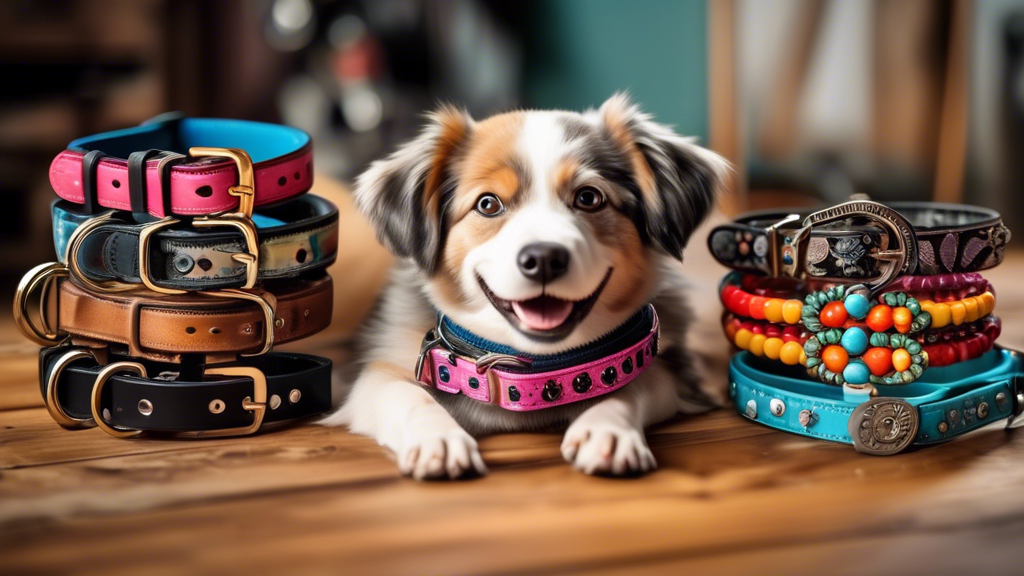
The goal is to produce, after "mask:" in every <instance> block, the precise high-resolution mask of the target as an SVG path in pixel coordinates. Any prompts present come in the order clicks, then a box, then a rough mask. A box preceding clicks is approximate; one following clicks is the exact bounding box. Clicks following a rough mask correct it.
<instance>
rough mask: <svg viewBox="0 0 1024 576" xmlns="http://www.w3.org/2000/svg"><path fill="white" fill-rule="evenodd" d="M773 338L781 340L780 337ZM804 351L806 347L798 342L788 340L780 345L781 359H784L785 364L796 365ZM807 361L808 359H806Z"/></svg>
mask: <svg viewBox="0 0 1024 576" xmlns="http://www.w3.org/2000/svg"><path fill="white" fill-rule="evenodd" d="M772 340H779V342H782V340H780V339H779V338H772ZM803 353H804V347H803V346H801V345H800V344H799V343H798V342H786V343H785V344H782V346H780V347H779V360H782V363H783V364H788V365H790V366H795V365H796V364H797V363H799V362H800V356H801V355H803ZM804 361H805V362H806V360H804Z"/></svg>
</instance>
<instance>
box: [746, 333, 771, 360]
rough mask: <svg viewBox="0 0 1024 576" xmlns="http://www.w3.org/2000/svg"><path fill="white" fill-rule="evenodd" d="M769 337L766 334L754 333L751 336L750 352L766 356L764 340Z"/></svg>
mask: <svg viewBox="0 0 1024 576" xmlns="http://www.w3.org/2000/svg"><path fill="white" fill-rule="evenodd" d="M767 339H768V337H767V336H765V335H764V334H754V335H753V336H751V337H750V352H751V354H753V355H754V356H764V342H765V340H767Z"/></svg>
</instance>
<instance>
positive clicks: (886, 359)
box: [861, 348, 892, 376]
mask: <svg viewBox="0 0 1024 576" xmlns="http://www.w3.org/2000/svg"><path fill="white" fill-rule="evenodd" d="M861 359H862V360H864V363H865V364H867V365H868V370H870V371H871V374H873V375H875V376H885V375H886V374H888V373H889V372H892V351H890V350H889V349H888V348H869V349H868V351H867V352H865V353H864V356H862V357H861Z"/></svg>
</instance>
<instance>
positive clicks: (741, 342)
mask: <svg viewBox="0 0 1024 576" xmlns="http://www.w3.org/2000/svg"><path fill="white" fill-rule="evenodd" d="M753 336H754V333H753V332H751V331H750V330H747V329H746V328H740V329H739V331H737V332H736V346H738V347H739V348H740V349H742V350H750V339H751V338H752V337H753Z"/></svg>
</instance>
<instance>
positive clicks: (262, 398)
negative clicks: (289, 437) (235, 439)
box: [197, 366, 267, 438]
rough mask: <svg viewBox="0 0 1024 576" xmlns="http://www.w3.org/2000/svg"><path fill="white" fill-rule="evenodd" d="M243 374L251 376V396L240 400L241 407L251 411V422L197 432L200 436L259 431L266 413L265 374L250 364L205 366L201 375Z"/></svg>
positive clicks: (213, 436) (240, 434)
mask: <svg viewBox="0 0 1024 576" xmlns="http://www.w3.org/2000/svg"><path fill="white" fill-rule="evenodd" d="M211 374H213V375H218V376H243V377H247V378H252V387H253V391H252V396H251V397H248V396H247V397H246V398H245V399H244V400H242V408H244V409H245V410H248V411H250V412H252V424H250V425H248V426H243V427H241V428H226V429H224V430H210V431H204V432H200V433H198V434H197V436H199V437H202V438H219V437H222V436H248V435H250V434H255V433H256V432H258V431H259V429H260V426H262V425H263V417H264V416H266V413H267V376H266V374H264V373H263V371H261V370H260V369H258V368H253V367H251V366H224V367H219V368H218V367H214V368H207V369H206V370H204V371H203V375H204V376H206V375H211Z"/></svg>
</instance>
